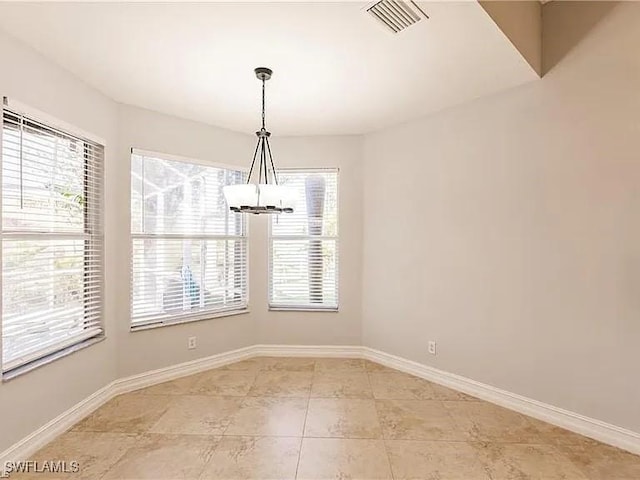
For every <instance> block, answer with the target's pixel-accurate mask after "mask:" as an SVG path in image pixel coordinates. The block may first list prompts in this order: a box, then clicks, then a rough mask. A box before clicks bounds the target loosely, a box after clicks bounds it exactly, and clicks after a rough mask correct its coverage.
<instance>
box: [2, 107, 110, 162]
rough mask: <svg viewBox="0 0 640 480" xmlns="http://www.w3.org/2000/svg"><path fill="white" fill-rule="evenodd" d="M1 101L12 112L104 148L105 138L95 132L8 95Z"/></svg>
mask: <svg viewBox="0 0 640 480" xmlns="http://www.w3.org/2000/svg"><path fill="white" fill-rule="evenodd" d="M3 102H4V106H5V108H7V109H8V110H10V111H12V112H15V113H19V114H21V115H24V116H25V117H27V118H30V119H32V120H35V121H37V122H40V123H44V124H45V125H47V126H49V127H52V128H56V129H58V130H60V131H62V132H65V133H68V134H70V135H73V136H74V137H78V138H81V139H83V140H89V141H90V142H95V143H97V144H98V145H100V146H102V147H105V149H106V146H107V142H106V140H105V139H104V138H102V137H101V136H99V135H96V134H95V133H92V132H88V131H86V130H82V129H81V128H79V127H76V126H75V125H73V124H71V123H69V122H65V121H64V120H61V119H59V118H57V117H54V116H53V115H50V114H48V113H46V112H43V111H42V110H38V109H37V108H34V107H31V106H29V105H26V104H24V103H22V102H19V101H17V100H13V99H11V98H9V97H6V96H5V97H3Z"/></svg>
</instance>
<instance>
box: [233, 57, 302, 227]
mask: <svg viewBox="0 0 640 480" xmlns="http://www.w3.org/2000/svg"><path fill="white" fill-rule="evenodd" d="M255 73H256V77H258V80H260V81H262V128H260V130H258V131H257V132H256V135H257V136H258V145H256V149H255V152H254V153H253V161H252V162H251V168H250V169H249V176H248V177H247V183H246V184H243V185H228V186H226V187H224V188H223V192H224V196H225V199H226V200H227V204H228V205H229V208H230V209H231V211H233V212H238V213H254V214H260V213H272V214H273V213H292V212H293V206H294V205H293V203H294V200H295V192H294V191H292V189H290V188H287V187H283V186H282V185H278V175H277V174H276V169H275V166H274V164H273V157H272V156H271V147H270V145H269V137H270V136H271V132H268V131H267V129H266V126H265V113H264V112H265V108H264V105H265V101H264V90H265V82H266V81H267V80H269V79H270V78H271V74H272V73H273V72H272V71H271V69H269V68H265V67H259V68H256V69H255ZM256 159H258V165H257V167H258V183H251V176H252V175H253V174H254V173H255V167H256Z"/></svg>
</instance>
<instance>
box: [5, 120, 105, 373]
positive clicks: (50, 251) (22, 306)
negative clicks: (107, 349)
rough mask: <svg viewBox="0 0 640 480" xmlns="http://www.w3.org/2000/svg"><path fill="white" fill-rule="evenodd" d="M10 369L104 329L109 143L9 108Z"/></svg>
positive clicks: (7, 366) (7, 330)
mask: <svg viewBox="0 0 640 480" xmlns="http://www.w3.org/2000/svg"><path fill="white" fill-rule="evenodd" d="M2 118H3V123H2V233H1V234H0V241H1V246H2V298H3V301H2V346H3V348H2V371H3V372H7V371H9V370H11V369H14V368H17V367H21V366H23V365H25V364H27V363H29V362H32V361H34V360H38V359H40V358H42V357H45V356H47V355H51V354H53V353H56V352H57V351H60V350H63V349H66V348H68V347H70V346H72V345H74V344H75V343H79V342H82V341H85V340H87V339H88V338H91V337H95V336H97V335H100V334H102V331H103V327H102V286H103V236H102V189H103V178H102V171H103V169H102V166H103V159H104V147H103V146H101V145H98V144H94V143H92V142H89V141H87V140H84V139H81V138H78V137H76V136H74V135H70V134H67V133H65V132H63V131H60V130H58V129H55V128H53V127H50V126H47V125H44V124H42V123H40V122H38V121H36V120H33V119H31V118H28V117H26V116H23V115H21V114H19V113H16V112H13V111H11V110H8V109H4V110H3V115H2Z"/></svg>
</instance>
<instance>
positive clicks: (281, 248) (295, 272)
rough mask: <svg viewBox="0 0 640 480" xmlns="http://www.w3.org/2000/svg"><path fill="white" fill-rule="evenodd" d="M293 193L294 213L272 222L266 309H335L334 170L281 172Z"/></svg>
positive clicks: (280, 178)
mask: <svg viewBox="0 0 640 480" xmlns="http://www.w3.org/2000/svg"><path fill="white" fill-rule="evenodd" d="M278 178H279V180H280V183H281V184H282V185H286V186H288V187H292V188H293V189H294V190H295V191H296V192H297V193H296V197H297V200H296V206H295V208H294V212H293V213H292V214H283V215H278V216H274V217H272V219H271V229H270V247H269V251H270V252H269V271H270V273H269V306H270V307H272V308H301V309H313V308H317V309H337V308H338V171H337V170H335V169H332V170H323V171H318V170H309V171H305V170H283V171H281V172H279V173H278Z"/></svg>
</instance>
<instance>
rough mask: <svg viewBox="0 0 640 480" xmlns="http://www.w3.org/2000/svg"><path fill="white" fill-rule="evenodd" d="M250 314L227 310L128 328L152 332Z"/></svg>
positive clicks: (245, 311) (151, 322) (135, 330)
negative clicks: (158, 329) (157, 329)
mask: <svg viewBox="0 0 640 480" xmlns="http://www.w3.org/2000/svg"><path fill="white" fill-rule="evenodd" d="M247 313H250V310H249V309H248V308H244V309H242V310H228V311H226V312H218V313H209V314H202V315H194V316H184V317H180V318H177V319H175V320H170V319H168V320H159V321H157V322H153V321H149V323H147V324H146V325H132V326H131V327H130V331H131V332H142V331H144V330H153V329H155V328H162V327H171V326H174V325H184V324H185V323H193V322H202V321H205V320H213V319H216V318H223V317H233V316H236V315H245V314H247Z"/></svg>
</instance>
